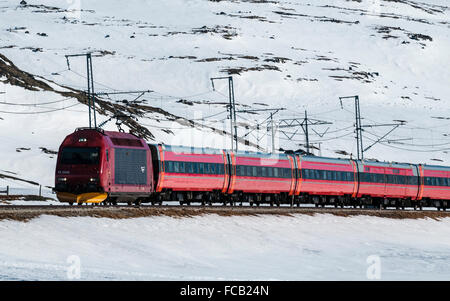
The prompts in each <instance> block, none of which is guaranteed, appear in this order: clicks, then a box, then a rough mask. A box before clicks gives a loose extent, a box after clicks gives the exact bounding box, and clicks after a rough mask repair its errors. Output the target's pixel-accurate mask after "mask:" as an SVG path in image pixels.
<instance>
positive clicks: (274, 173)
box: [273, 167, 278, 178]
mask: <svg viewBox="0 0 450 301" xmlns="http://www.w3.org/2000/svg"><path fill="white" fill-rule="evenodd" d="M273 176H274V177H275V178H278V168H276V167H275V168H274V169H273Z"/></svg>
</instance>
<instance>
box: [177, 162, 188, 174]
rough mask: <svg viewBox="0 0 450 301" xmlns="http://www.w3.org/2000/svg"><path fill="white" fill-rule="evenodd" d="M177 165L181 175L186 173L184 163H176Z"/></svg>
mask: <svg viewBox="0 0 450 301" xmlns="http://www.w3.org/2000/svg"><path fill="white" fill-rule="evenodd" d="M178 164H179V171H180V172H182V173H184V172H186V170H185V164H184V162H178Z"/></svg>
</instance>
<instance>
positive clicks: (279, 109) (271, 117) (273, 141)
mask: <svg viewBox="0 0 450 301" xmlns="http://www.w3.org/2000/svg"><path fill="white" fill-rule="evenodd" d="M282 110H285V108H274V109H250V110H239V111H237V112H238V113H256V112H267V111H269V112H270V116H269V117H268V118H266V119H265V120H264V121H263V122H262V123H264V122H266V121H268V124H267V135H268V134H269V130H271V132H272V153H274V152H275V124H274V120H273V116H274V115H275V114H276V113H278V112H279V111H282ZM262 123H261V124H262ZM269 124H270V125H269ZM259 126H260V124H259V123H257V124H256V129H257V130H258V133H259ZM254 129H255V128H253V130H254ZM253 130H251V131H249V132H247V134H245V135H244V136H243V137H242V138H245V137H247V136H248V135H249V134H250V133H251V132H253ZM258 142H259V139H258V137H257V138H256V144H257V145H258Z"/></svg>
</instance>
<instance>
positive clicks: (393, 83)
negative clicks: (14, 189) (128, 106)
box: [0, 0, 450, 186]
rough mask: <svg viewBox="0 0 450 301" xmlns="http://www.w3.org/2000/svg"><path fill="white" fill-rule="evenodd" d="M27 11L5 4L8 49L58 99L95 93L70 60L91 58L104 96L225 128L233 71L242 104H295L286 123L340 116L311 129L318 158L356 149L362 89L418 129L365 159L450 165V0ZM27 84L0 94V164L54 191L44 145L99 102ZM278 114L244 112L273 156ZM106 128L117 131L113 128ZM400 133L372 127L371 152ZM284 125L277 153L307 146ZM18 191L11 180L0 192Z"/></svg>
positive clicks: (54, 6) (164, 138)
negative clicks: (270, 122) (356, 110)
mask: <svg viewBox="0 0 450 301" xmlns="http://www.w3.org/2000/svg"><path fill="white" fill-rule="evenodd" d="M27 3H28V5H27V6H21V5H19V1H15V0H14V1H12V0H0V15H1V17H0V54H2V55H4V56H5V57H7V58H8V59H10V60H11V62H12V63H13V64H15V65H16V66H17V67H18V68H19V69H21V70H23V71H26V72H30V73H32V74H34V75H37V76H40V77H38V78H37V79H39V80H41V81H44V82H46V83H48V84H49V85H50V86H52V87H53V88H54V89H55V90H56V91H67V88H64V87H61V85H63V86H66V87H72V88H76V89H79V90H84V89H86V88H85V86H86V78H85V74H86V70H85V60H84V58H72V59H71V60H70V66H71V68H70V70H69V69H68V68H67V64H66V59H65V57H64V55H66V54H76V53H85V52H88V51H92V52H93V54H94V55H96V56H95V57H94V58H93V67H94V80H95V81H96V84H95V86H96V91H97V92H105V91H107V92H111V91H114V90H120V91H127V90H148V89H150V90H152V91H154V92H153V93H150V94H146V95H144V96H143V97H141V98H140V99H139V100H145V101H144V102H143V103H142V104H146V105H149V106H153V107H157V108H161V109H163V110H165V111H167V112H169V113H171V114H174V115H176V116H181V117H185V118H187V119H191V120H192V119H194V120H195V121H197V122H198V123H200V124H206V125H210V126H212V127H214V128H217V129H223V128H225V129H227V128H229V120H227V119H226V117H227V112H226V108H225V106H224V103H226V102H227V101H228V99H227V86H226V82H225V81H223V82H220V81H219V82H216V83H215V86H216V91H213V89H212V86H211V82H210V78H211V77H214V76H227V75H228V74H229V72H231V73H232V75H233V78H234V86H235V94H236V101H237V104H238V105H239V107H238V109H266V108H279V107H282V108H285V109H286V110H284V111H280V112H278V113H277V114H276V115H275V124H278V123H279V122H280V119H283V118H293V117H298V118H302V117H303V115H304V110H308V114H309V116H310V117H311V118H316V119H321V120H325V121H329V122H333V125H324V126H317V127H313V128H311V130H310V134H311V137H310V138H311V139H310V140H311V141H312V142H316V143H321V144H320V145H319V144H316V146H317V147H319V146H320V151H318V150H315V152H316V154H322V155H327V156H342V155H338V154H337V153H336V152H339V151H345V152H347V153H353V154H355V153H356V143H355V139H354V138H353V136H354V134H353V128H352V126H353V123H354V114H353V102H352V100H346V101H344V102H343V104H342V107H341V105H340V102H339V99H338V97H339V96H347V95H355V94H357V95H359V96H360V99H361V114H362V116H363V118H364V119H363V124H380V123H395V121H394V120H405V121H407V123H406V125H404V126H402V127H400V128H398V129H396V130H395V131H394V132H393V133H392V134H391V135H389V136H388V137H387V138H386V139H384V140H382V141H381V142H382V143H381V144H380V143H379V144H377V145H375V146H373V147H372V148H370V149H369V150H368V151H367V153H366V157H371V158H376V159H379V160H394V161H408V162H421V163H428V164H431V163H435V164H436V163H438V164H450V157H449V155H448V150H449V147H448V146H449V145H450V140H449V138H448V137H449V133H448V131H447V127H448V125H449V123H448V119H449V118H450V117H449V116H450V111H449V109H448V108H449V105H448V104H449V99H448V95H450V85H449V84H448V83H449V82H450V72H449V68H448V67H449V65H450V56H449V55H448V53H449V52H450V31H449V27H450V9H449V4H448V1H446V0H421V1H417V2H416V1H410V0H408V1H404V0H399V1H385V0H377V1H374V0H361V1H336V0H314V1H313V0H290V1H286V0H276V1H250V0H223V1H208V0H190V1H185V0H171V1H144V0H133V1H127V2H126V4H124V2H123V1H118V0H116V1H110V0H95V1H93V0H75V1H66V0H29V1H27ZM50 81H53V82H50ZM15 84H17V82H16V83H15ZM15 84H12V83H11V82H8V81H5V77H4V76H3V77H2V76H1V75H0V91H3V92H6V93H5V94H0V128H1V129H7V131H5V130H2V131H1V133H0V154H1V157H2V162H1V163H0V169H2V170H7V171H9V172H13V173H15V174H16V176H18V177H20V178H23V179H26V180H32V181H36V182H39V183H40V184H42V185H44V186H52V185H53V181H54V175H53V174H54V167H55V155H54V154H52V153H48V152H44V151H43V150H42V149H41V148H42V147H44V148H46V149H48V150H51V151H56V150H57V149H58V146H59V144H60V143H61V141H62V139H63V138H64V137H65V136H66V135H67V134H68V133H70V132H72V131H73V129H74V128H76V127H79V126H86V125H87V120H88V117H87V108H86V106H85V105H82V104H80V103H78V102H77V100H75V99H74V98H66V97H62V96H61V95H60V94H58V93H55V92H52V91H44V90H42V89H40V88H37V90H35V91H34V90H29V89H24V88H23V87H20V86H17V85H15ZM135 97H137V95H136V94H134V95H120V96H117V95H116V96H114V95H111V96H110V99H108V98H107V97H104V100H106V101H112V102H117V101H120V100H123V99H124V98H125V99H127V100H129V101H131V100H133V99H134V98H135ZM181 99H183V100H184V101H182V102H181V103H180V102H179V101H180V100H181ZM49 102H50V104H49ZM52 102H53V103H52ZM14 104H15V105H14ZM17 104H32V106H30V105H26V106H23V105H17ZM55 109H58V111H54V112H48V113H42V112H47V111H51V110H55ZM17 113H20V114H17ZM22 113H27V114H22ZM28 113H33V114H28ZM108 115H111V114H110V113H108ZM210 116H212V117H210ZM108 117H109V116H104V115H99V116H98V120H99V122H102V121H104V120H107V119H108ZM206 117H208V118H206ZM267 117H268V113H267V112H260V113H259V114H257V115H254V114H248V113H238V121H239V136H244V135H246V133H247V132H248V131H249V130H250V129H251V128H252V127H255V126H256V124H257V123H260V124H261V125H260V128H261V130H260V131H259V133H256V131H253V132H252V133H251V134H249V135H247V136H246V138H249V140H250V141H251V142H254V143H256V141H257V140H258V139H260V138H262V137H263V136H264V138H262V140H261V141H260V142H259V143H258V144H259V145H260V146H261V147H263V148H265V149H271V145H270V141H271V138H270V135H269V136H267V135H266V133H267V128H266V127H267V123H266V122H263V121H264V120H265V119H266V118H267ZM138 119H139V121H138V122H139V123H140V124H141V125H142V126H144V127H146V128H147V129H148V130H150V131H151V133H152V134H153V135H154V138H153V140H152V139H149V140H151V142H164V143H166V144H183V145H196V146H199V145H203V146H209V147H211V146H213V147H229V138H228V137H226V136H222V135H219V134H217V133H214V132H211V131H210V130H207V129H201V128H198V127H197V128H191V127H190V126H187V125H186V123H184V124H180V123H178V122H174V121H172V120H168V119H170V118H167V116H164V115H162V114H159V113H146V114H145V115H144V116H140V117H139V118H138ZM246 126H249V129H246ZM105 128H106V129H116V126H115V124H114V121H111V122H109V123H108V124H106V126H105ZM125 129H127V127H125ZM390 129H391V127H375V128H366V131H365V133H364V136H365V138H364V139H365V140H364V145H365V147H367V146H369V145H370V144H371V143H373V142H374V141H376V140H378V138H380V137H381V136H382V135H384V134H385V133H387V132H388V131H389V130H390ZM228 130H229V129H228ZM284 130H285V131H287V132H289V133H288V134H287V136H285V135H284V134H282V133H278V134H276V135H277V137H276V142H277V146H280V147H283V148H284V149H298V148H304V146H300V145H299V144H303V143H304V136H303V134H301V132H302V131H301V130H300V131H299V134H297V135H294V136H292V133H294V132H295V131H296V130H297V129H296V128H289V129H284ZM313 130H315V131H316V132H317V133H315V132H314V131H313ZM276 133H277V131H276ZM291 136H292V139H288V137H291ZM240 147H241V149H242V148H247V149H253V150H254V147H251V146H248V147H247V146H244V145H240ZM31 162H32V163H31ZM2 173H3V172H2ZM6 184H7V183H4V182H3V179H0V186H4V185H6Z"/></svg>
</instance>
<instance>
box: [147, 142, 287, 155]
mask: <svg viewBox="0 0 450 301" xmlns="http://www.w3.org/2000/svg"><path fill="white" fill-rule="evenodd" d="M149 145H153V146H156V145H158V144H154V143H153V144H152V143H149ZM162 145H163V146H164V150H166V151H172V152H178V153H189V154H212V155H213V154H222V152H223V151H224V149H218V148H210V147H194V146H182V145H167V144H162ZM225 151H229V150H225ZM233 153H234V154H236V155H239V156H245V157H259V158H273V156H274V155H275V156H277V157H280V156H281V157H287V154H285V153H261V152H251V151H237V152H233Z"/></svg>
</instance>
